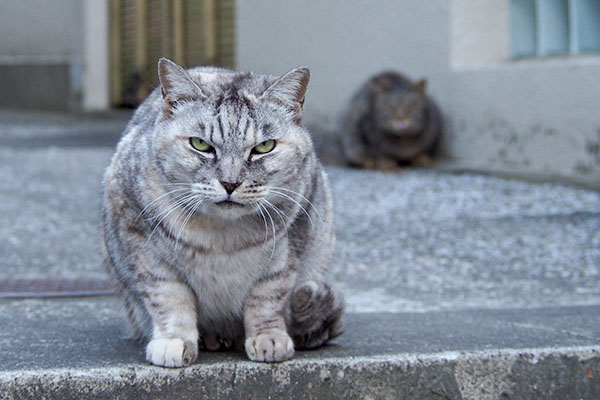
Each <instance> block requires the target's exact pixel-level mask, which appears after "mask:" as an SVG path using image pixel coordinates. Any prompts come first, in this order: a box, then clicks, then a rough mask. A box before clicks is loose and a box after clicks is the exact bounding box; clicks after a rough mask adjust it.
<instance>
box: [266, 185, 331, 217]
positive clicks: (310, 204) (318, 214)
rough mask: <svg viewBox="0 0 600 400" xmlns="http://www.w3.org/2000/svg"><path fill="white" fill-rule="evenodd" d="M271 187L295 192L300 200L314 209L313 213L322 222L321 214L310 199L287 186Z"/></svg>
mask: <svg viewBox="0 0 600 400" xmlns="http://www.w3.org/2000/svg"><path fill="white" fill-rule="evenodd" d="M272 189H275V190H283V191H286V192H289V193H292V194H295V195H296V196H298V197H300V198H301V199H302V200H304V201H306V202H307V203H308V205H309V206H311V207H312V209H313V210H315V213H316V214H317V216H318V217H319V219H320V220H321V222H323V217H322V216H321V213H320V212H319V210H317V207H315V205H314V204H313V202H312V201H310V200H309V199H307V198H306V197H304V196H303V195H301V194H300V193H298V192H296V191H294V190H291V189H288V188H284V187H279V186H273V187H272Z"/></svg>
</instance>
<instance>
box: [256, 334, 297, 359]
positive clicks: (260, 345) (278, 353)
mask: <svg viewBox="0 0 600 400" xmlns="http://www.w3.org/2000/svg"><path fill="white" fill-rule="evenodd" d="M245 347H246V354H248V358H250V359H251V360H252V361H266V362H278V361H285V360H289V359H290V358H292V357H293V356H294V342H292V339H291V338H290V336H289V335H288V334H287V332H283V331H279V332H271V333H262V334H260V335H257V336H254V337H249V338H248V339H246V345H245Z"/></svg>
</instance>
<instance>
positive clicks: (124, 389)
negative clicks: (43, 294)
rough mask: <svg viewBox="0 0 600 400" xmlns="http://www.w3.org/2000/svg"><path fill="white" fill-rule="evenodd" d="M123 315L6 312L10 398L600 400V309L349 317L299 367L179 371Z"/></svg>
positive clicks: (108, 309) (53, 307) (94, 307)
mask: <svg viewBox="0 0 600 400" xmlns="http://www.w3.org/2000/svg"><path fill="white" fill-rule="evenodd" d="M116 308H118V305H117V301H116V300H115V299H113V298H96V299H88V300H81V301H77V302H73V301H72V300H53V301H43V300H20V301H5V302H2V303H0V337H1V338H2V340H1V341H0V343H1V346H0V389H1V390H0V398H31V399H35V398H42V397H46V398H73V399H76V398H77V399H78V398H82V397H81V396H84V397H86V398H92V397H93V398H134V397H136V396H140V395H143V396H144V397H148V398H164V397H165V396H168V397H170V398H175V397H177V398H216V397H218V396H221V398H268V397H269V396H272V397H275V398H298V399H300V398H315V399H329V398H331V399H333V398H435V397H436V396H441V398H444V396H446V398H452V399H471V398H472V399H483V398H506V399H514V398H534V397H536V395H537V394H540V395H543V397H544V398H557V399H559V398H560V399H569V398H587V399H593V398H597V396H599V395H600V385H599V382H598V377H597V376H595V375H594V374H595V373H596V372H597V371H600V346H598V345H597V343H598V339H599V338H600V307H598V306H592V307H564V308H543V309H531V310H519V309H510V310H506V309H505V310H469V311H450V312H448V311H445V312H428V313H361V314H349V315H347V317H346V323H347V328H348V330H347V332H346V334H345V335H343V336H342V337H340V338H339V339H338V340H336V341H335V342H334V343H333V344H331V345H329V346H327V347H325V348H322V349H320V350H317V351H303V352H298V353H297V355H296V357H295V359H294V360H292V361H290V362H286V363H282V364H277V365H266V364H259V363H253V362H250V361H247V359H246V358H245V357H244V355H243V354H241V353H236V352H212V353H211V352H201V354H200V357H199V360H198V362H197V363H196V364H194V365H192V366H191V367H189V368H185V369H179V370H169V369H164V368H159V367H152V366H148V365H147V364H146V363H145V362H144V359H143V346H142V345H141V344H139V343H137V342H134V341H130V340H126V339H124V338H123V337H122V334H123V329H122V327H123V324H122V320H121V319H120V318H119V317H118V316H117V315H116V314H115V309H116ZM590 371H591V372H590ZM546 375H549V376H546ZM574 393H576V395H577V396H579V397H573V396H572V394H574ZM502 396H503V397H502Z"/></svg>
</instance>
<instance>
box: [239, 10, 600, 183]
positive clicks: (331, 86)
mask: <svg viewBox="0 0 600 400" xmlns="http://www.w3.org/2000/svg"><path fill="white" fill-rule="evenodd" d="M509 3H510V2H509V1H508V0H427V1H420V0H379V1H377V2H366V1H359V0H348V1H344V2H338V1H333V0H306V1H301V0H289V1H285V2H282V1H276V0H252V1H249V0H240V1H239V2H237V7H238V9H237V18H238V20H237V27H236V28H237V38H236V41H237V55H236V56H237V68H238V69H242V70H253V71H257V72H270V73H276V74H281V73H284V72H285V71H287V70H288V69H291V68H293V67H295V66H297V65H308V66H309V67H310V68H311V71H312V79H311V84H310V86H309V94H308V96H307V100H306V101H307V102H306V122H307V124H308V125H309V126H310V127H311V128H312V129H313V130H318V131H322V132H331V131H333V130H334V127H335V124H334V121H335V119H336V116H337V114H338V112H339V110H340V109H341V108H342V107H343V105H344V103H345V102H346V101H347V100H348V98H349V96H350V95H351V93H352V92H354V91H355V90H356V88H357V87H358V86H359V85H360V84H361V83H362V82H363V81H364V80H366V79H367V78H368V77H369V76H371V75H373V74H375V73H377V72H379V71H381V70H384V69H388V68H393V69H396V70H399V71H402V72H404V73H406V74H408V75H409V76H411V77H412V78H414V79H417V78H420V77H423V76H424V77H427V78H428V82H429V92H430V93H431V94H432V95H433V97H435V98H436V100H437V101H438V102H439V103H440V106H441V108H442V109H443V111H444V114H445V119H446V127H447V132H446V137H445V140H444V142H443V151H444V152H445V154H446V156H448V157H449V158H451V159H452V160H454V162H456V163H457V164H459V165H462V166H466V167H472V168H475V169H484V170H496V171H504V172H509V173H511V172H515V173H519V172H525V173H527V174H535V175H541V176H554V175H558V176H562V177H570V178H576V179H578V180H584V181H592V182H597V183H600V154H599V153H598V148H599V147H600V113H599V112H598V111H597V110H598V108H599V105H600V57H598V56H587V57H583V56H579V57H564V58H555V59H542V60H530V61H512V60H510V55H509V49H510V42H509V40H510V21H509Z"/></svg>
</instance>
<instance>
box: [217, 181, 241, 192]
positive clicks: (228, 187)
mask: <svg viewBox="0 0 600 400" xmlns="http://www.w3.org/2000/svg"><path fill="white" fill-rule="evenodd" d="M219 182H220V183H221V185H222V186H223V187H224V188H225V191H226V192H227V194H231V193H232V192H233V191H234V190H235V188H236V187H238V186H240V185H241V184H242V183H241V182H235V183H231V182H223V181H219Z"/></svg>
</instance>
